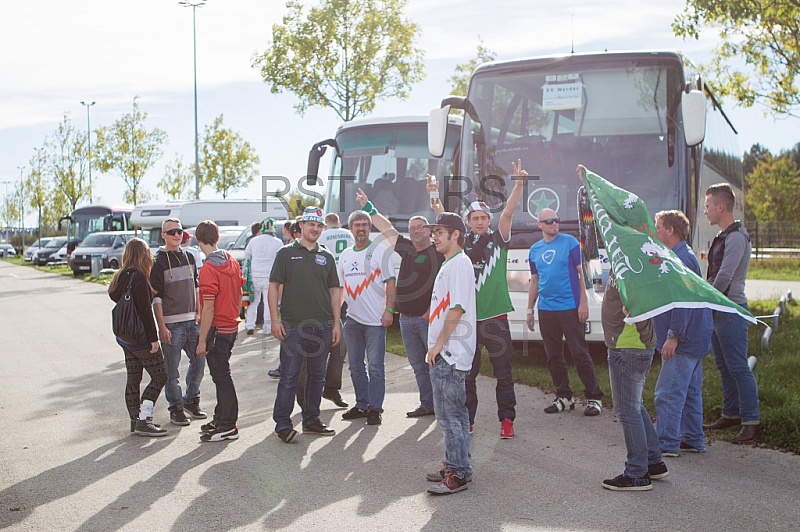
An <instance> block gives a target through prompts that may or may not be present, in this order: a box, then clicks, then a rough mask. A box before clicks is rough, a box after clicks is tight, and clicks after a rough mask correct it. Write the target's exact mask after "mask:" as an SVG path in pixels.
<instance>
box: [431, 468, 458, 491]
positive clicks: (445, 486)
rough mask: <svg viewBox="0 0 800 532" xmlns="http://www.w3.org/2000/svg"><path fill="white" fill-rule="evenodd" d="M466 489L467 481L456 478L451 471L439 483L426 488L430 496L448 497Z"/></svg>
mask: <svg viewBox="0 0 800 532" xmlns="http://www.w3.org/2000/svg"><path fill="white" fill-rule="evenodd" d="M465 489H467V479H465V478H458V477H457V476H456V474H455V473H454V472H452V471H448V472H447V474H445V476H444V478H443V479H442V481H441V482H439V483H438V484H436V485H435V486H431V487H430V488H428V493H430V494H431V495H449V494H451V493H457V492H459V491H464V490H465Z"/></svg>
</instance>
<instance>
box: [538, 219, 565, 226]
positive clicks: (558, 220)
mask: <svg viewBox="0 0 800 532" xmlns="http://www.w3.org/2000/svg"><path fill="white" fill-rule="evenodd" d="M541 222H542V223H543V224H547V225H553V224H557V223H560V222H561V218H550V219H549V220H541Z"/></svg>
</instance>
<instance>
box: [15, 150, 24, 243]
mask: <svg viewBox="0 0 800 532" xmlns="http://www.w3.org/2000/svg"><path fill="white" fill-rule="evenodd" d="M17 168H19V238H20V240H19V249H20V253H21V254H22V253H25V237H24V236H23V234H22V233H23V231H22V229H23V224H24V221H23V219H22V205H23V202H24V199H25V198H24V197H23V196H24V195H23V193H22V172H23V170H25V167H24V166H17Z"/></svg>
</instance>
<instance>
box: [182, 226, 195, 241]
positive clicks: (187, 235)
mask: <svg viewBox="0 0 800 532" xmlns="http://www.w3.org/2000/svg"><path fill="white" fill-rule="evenodd" d="M190 238H192V233H190V232H189V231H187V230H186V229H184V230H183V238H181V244H185V243H186V242H188V241H189V239H190Z"/></svg>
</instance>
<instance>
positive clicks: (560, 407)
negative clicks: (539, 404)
mask: <svg viewBox="0 0 800 532" xmlns="http://www.w3.org/2000/svg"><path fill="white" fill-rule="evenodd" d="M565 410H567V411H569V410H575V398H574V397H572V398H570V399H567V398H566V397H556V398H555V399H553V402H552V403H550V404H549V405H548V406H546V407H545V409H544V411H545V413H547V414H557V413H559V412H563V411H565Z"/></svg>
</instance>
